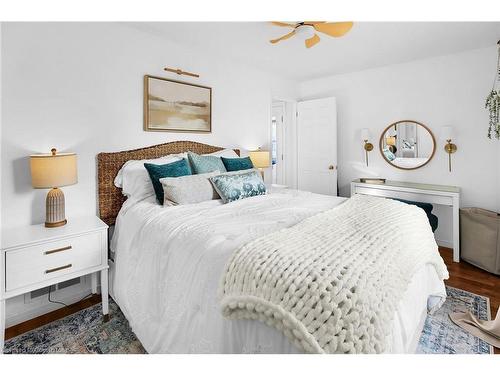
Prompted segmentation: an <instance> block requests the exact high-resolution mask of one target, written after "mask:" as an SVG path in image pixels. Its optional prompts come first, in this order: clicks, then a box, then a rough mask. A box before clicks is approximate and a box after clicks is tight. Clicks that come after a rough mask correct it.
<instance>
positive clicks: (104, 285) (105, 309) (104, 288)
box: [101, 268, 109, 322]
mask: <svg viewBox="0 0 500 375" xmlns="http://www.w3.org/2000/svg"><path fill="white" fill-rule="evenodd" d="M101 297H102V313H103V315H104V321H105V322H107V321H108V320H109V301H108V269H107V268H106V269H104V270H102V271H101Z"/></svg>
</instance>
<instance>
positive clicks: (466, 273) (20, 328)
mask: <svg viewBox="0 0 500 375" xmlns="http://www.w3.org/2000/svg"><path fill="white" fill-rule="evenodd" d="M439 252H440V254H441V256H442V257H443V259H444V261H445V263H446V266H447V267H448V271H449V273H450V278H449V279H448V280H446V281H445V284H446V285H449V286H452V287H454V288H459V289H463V290H467V291H469V292H472V293H476V294H480V295H483V296H486V297H489V298H490V306H491V316H492V318H494V317H495V314H496V312H497V310H498V306H499V305H500V277H499V276H496V275H493V274H491V273H488V272H486V271H483V270H481V269H479V268H477V267H475V266H473V265H471V264H468V263H466V262H464V261H461V262H460V263H454V262H453V251H452V250H451V249H449V248H445V247H440V248H439ZM100 301H101V296H100V295H94V296H92V297H90V298H87V299H85V300H83V301H80V302H77V303H75V304H73V305H70V306H68V307H63V308H61V309H59V310H55V311H52V312H50V313H48V314H45V315H42V316H39V317H36V318H34V319H31V320H28V321H26V322H23V323H21V324H18V325H15V326H12V327H10V328H7V330H6V332H5V338H6V339H9V338H12V337H14V336H18V335H21V334H23V333H25V332H28V331H31V330H33V329H35V328H38V327H41V326H43V325H45V324H48V323H50V322H53V321H55V320H57V319H61V318H63V317H65V316H68V315H71V314H74V313H75V312H77V311H80V310H82V309H86V308H87V307H90V306H92V305H95V304H97V303H99V302H100ZM495 354H500V349H495Z"/></svg>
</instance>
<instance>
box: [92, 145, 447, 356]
mask: <svg viewBox="0 0 500 375" xmlns="http://www.w3.org/2000/svg"><path fill="white" fill-rule="evenodd" d="M188 150H191V151H194V152H198V153H210V152H214V151H217V150H221V148H219V147H214V146H209V145H204V144H200V143H195V142H172V143H167V144H163V145H158V146H152V147H149V148H145V149H140V150H132V151H125V152H120V153H103V154H99V155H98V180H99V210H100V216H101V218H102V219H103V220H104V221H106V222H107V223H108V224H110V225H115V229H114V234H113V237H112V240H111V252H112V258H113V261H112V262H111V267H110V272H111V274H110V291H111V296H112V298H113V299H114V300H115V301H116V303H117V304H118V305H119V307H120V309H121V310H122V312H123V313H124V315H125V317H126V318H127V319H128V321H129V323H130V326H131V328H132V330H133V331H134V333H135V334H136V335H137V337H138V338H139V340H140V341H141V343H142V344H143V346H144V348H145V349H146V350H147V351H148V352H149V353H302V352H303V350H301V348H299V347H297V346H296V345H294V344H293V343H292V341H291V340H289V338H287V337H286V336H285V335H283V333H282V332H280V331H279V330H277V329H274V328H272V327H269V326H268V325H266V324H265V323H263V322H260V321H258V320H248V319H236V320H233V319H227V318H225V317H224V316H223V315H222V313H221V305H220V300H219V298H218V291H219V290H220V285H221V278H222V276H223V274H224V270H225V267H226V265H227V264H228V262H229V260H230V259H231V257H232V255H233V254H234V253H235V250H236V249H238V248H240V247H241V246H242V245H244V244H247V243H250V242H251V241H253V240H255V239H259V238H262V237H263V236H266V235H269V234H272V233H276V232H278V231H280V230H286V229H287V228H292V227H294V226H296V225H297V224H299V223H301V222H304V221H305V220H306V219H308V218H311V217H315V216H316V215H317V214H319V213H321V212H325V211H329V210H331V209H334V208H336V207H339V206H341V205H343V204H344V203H345V202H346V199H345V198H339V197H331V196H325V195H319V194H313V193H309V192H302V191H296V190H290V189H282V188H280V189H276V190H273V189H272V188H271V189H270V191H269V193H268V194H267V195H262V196H256V197H252V198H248V199H244V200H241V201H236V202H232V203H229V204H222V202H221V201H220V200H211V201H206V202H202V203H197V204H191V205H184V206H173V207H164V206H161V205H159V204H157V203H156V202H155V198H154V197H147V198H144V199H141V200H126V201H125V200H124V198H123V196H122V194H121V192H120V191H119V189H117V188H116V187H115V186H114V185H113V179H114V177H115V175H116V174H117V173H118V170H119V169H120V167H121V165H123V163H125V162H126V161H127V160H132V159H147V158H151V157H157V156H160V155H165V154H171V153H177V152H184V151H188ZM442 279H443V277H442V275H439V274H438V272H437V271H436V268H435V267H434V266H432V265H430V264H426V265H424V266H422V267H420V268H419V269H418V270H417V271H416V272H415V273H414V274H413V276H412V278H411V280H410V281H409V283H408V286H407V288H406V289H405V291H404V294H403V295H402V296H401V299H400V300H399V302H398V304H397V308H395V309H394V312H393V316H392V319H391V323H390V324H391V327H390V333H389V334H388V335H387V336H386V337H385V338H384V340H385V343H384V351H383V352H385V353H412V352H414V351H415V349H416V347H417V343H418V339H419V337H420V334H421V331H422V327H423V324H424V322H425V318H426V316H427V313H428V312H429V311H431V312H432V311H433V310H435V309H437V308H439V307H440V305H441V304H442V302H443V301H444V299H445V297H446V292H445V288H444V283H443V280H442Z"/></svg>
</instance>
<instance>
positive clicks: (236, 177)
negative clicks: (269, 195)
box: [210, 170, 266, 203]
mask: <svg viewBox="0 0 500 375" xmlns="http://www.w3.org/2000/svg"><path fill="white" fill-rule="evenodd" d="M210 181H211V182H212V184H213V185H214V188H215V190H216V191H217V193H219V195H220V197H221V198H222V201H223V202H224V203H228V202H233V201H236V200H239V199H245V198H249V197H253V196H255V195H263V194H266V185H264V181H262V177H260V173H259V172H258V171H256V170H251V171H249V172H242V173H226V174H221V175H218V176H214V177H211V178H210Z"/></svg>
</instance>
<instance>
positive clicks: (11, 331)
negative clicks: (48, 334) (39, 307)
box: [5, 294, 101, 340]
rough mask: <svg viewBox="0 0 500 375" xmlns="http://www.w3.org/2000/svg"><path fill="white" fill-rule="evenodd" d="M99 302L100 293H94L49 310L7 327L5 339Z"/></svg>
mask: <svg viewBox="0 0 500 375" xmlns="http://www.w3.org/2000/svg"><path fill="white" fill-rule="evenodd" d="M99 302H101V295H100V294H94V295H93V296H91V297H89V298H86V299H84V300H82V301H79V302H77V303H74V304H72V305H69V306H64V307H63V308H61V309H58V310H54V311H51V312H49V313H47V314H44V315H40V316H37V317H36V318H33V319H30V320H27V321H25V322H22V323H20V324H17V325H15V326H12V327H9V328H7V329H6V330H5V340H8V339H10V338H12V337H15V336H19V335H22V334H23V333H26V332H28V331H31V330H32V329H35V328H38V327H41V326H44V325H45V324H49V323H51V322H53V321H55V320H58V319H61V318H64V317H65V316H68V315H71V314H74V313H76V312H77V311H80V310H83V309H86V308H87V307H90V306H93V305H96V304H98V303H99Z"/></svg>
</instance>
